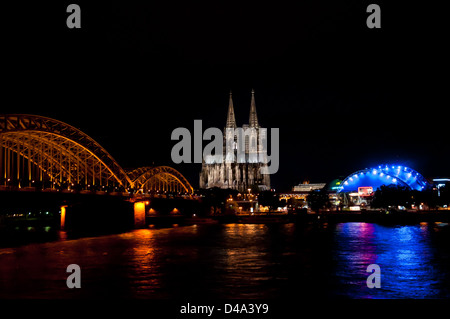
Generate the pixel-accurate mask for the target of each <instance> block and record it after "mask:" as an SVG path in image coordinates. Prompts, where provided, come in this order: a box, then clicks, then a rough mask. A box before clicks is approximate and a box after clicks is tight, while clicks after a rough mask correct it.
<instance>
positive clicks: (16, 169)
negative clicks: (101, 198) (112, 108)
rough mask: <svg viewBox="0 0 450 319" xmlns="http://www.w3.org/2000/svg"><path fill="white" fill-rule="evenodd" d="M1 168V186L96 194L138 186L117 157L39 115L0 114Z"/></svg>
mask: <svg viewBox="0 0 450 319" xmlns="http://www.w3.org/2000/svg"><path fill="white" fill-rule="evenodd" d="M0 169H1V171H0V182H1V183H0V185H7V184H8V185H9V183H13V184H15V185H17V184H18V186H19V187H20V186H35V185H36V184H40V185H45V184H47V186H49V187H56V186H59V187H62V186H64V187H65V186H67V187H68V188H70V186H74V185H82V186H83V187H84V188H89V187H92V189H94V187H95V188H98V187H103V188H104V187H109V186H121V187H128V186H132V184H133V183H132V181H131V179H130V178H129V176H128V175H127V174H126V172H125V171H124V170H123V169H122V168H121V167H120V165H119V164H118V163H117V162H116V161H115V160H114V158H113V157H112V156H111V155H110V154H109V153H108V152H107V151H106V150H105V149H104V148H103V147H102V146H100V144H98V143H97V142H96V141H95V140H93V139H92V138H91V137H89V136H88V135H87V134H85V133H83V132H82V131H80V130H79V129H77V128H75V127H73V126H71V125H68V124H66V123H64V122H61V121H58V120H55V119H51V118H48V117H43V116H37V115H27V114H3V115H0ZM43 187H44V186H43Z"/></svg>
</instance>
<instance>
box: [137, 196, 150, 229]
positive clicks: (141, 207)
mask: <svg viewBox="0 0 450 319" xmlns="http://www.w3.org/2000/svg"><path fill="white" fill-rule="evenodd" d="M146 226H147V225H146V223H145V202H135V203H134V227H135V228H145V227H146Z"/></svg>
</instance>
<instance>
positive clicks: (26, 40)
mask: <svg viewBox="0 0 450 319" xmlns="http://www.w3.org/2000/svg"><path fill="white" fill-rule="evenodd" d="M92 2H93V1H90V2H87V1H78V2H76V1H72V3H77V4H79V5H80V6H81V10H82V28H81V29H80V30H74V29H72V30H70V29H68V28H67V27H66V24H65V20H66V17H67V15H68V14H67V13H66V7H67V5H68V4H69V3H71V2H67V1H58V2H56V1H55V2H46V3H45V4H44V3H34V4H33V5H27V4H26V2H25V3H23V2H22V3H20V4H16V5H12V6H5V8H4V9H3V10H2V11H3V16H4V18H3V20H2V21H3V23H4V24H5V27H4V28H3V30H4V31H6V32H5V34H4V37H3V41H4V43H5V46H4V49H3V50H4V51H6V58H3V68H4V71H3V72H2V77H3V81H2V83H3V84H2V97H3V98H2V100H3V102H2V103H1V106H0V108H1V110H0V113H32V114H39V115H45V116H50V117H53V118H56V119H59V120H62V121H64V122H67V123H69V124H71V125H73V126H76V127H78V128H80V129H81V130H82V131H84V132H86V133H87V134H88V135H90V136H91V137H93V138H94V139H95V140H97V141H98V142H99V143H100V144H101V145H102V146H104V147H105V148H106V149H107V150H108V151H109V152H110V153H111V155H112V156H113V157H115V158H116V159H117V161H118V162H119V163H120V164H121V165H122V166H123V167H130V168H131V167H138V166H144V165H151V164H152V163H155V164H165V165H171V166H174V167H176V168H178V169H179V170H180V171H181V172H182V173H183V174H185V175H186V176H187V177H188V179H189V180H190V181H191V182H192V184H193V185H194V186H198V173H199V171H200V165H199V164H189V165H187V164H185V165H175V164H173V163H172V161H171V159H170V150H171V148H172V146H173V145H174V143H175V142H173V141H171V140H170V135H171V132H172V130H173V129H175V128H177V127H187V128H188V129H190V130H192V129H193V121H194V119H202V120H203V126H204V128H207V127H219V128H223V126H224V125H225V121H226V112H227V104H228V92H229V90H232V91H233V97H234V107H235V111H236V117H237V122H238V125H242V124H244V123H248V112H249V108H250V92H251V89H252V88H253V89H255V92H256V93H255V96H256V106H257V112H258V117H259V121H260V124H261V125H262V126H264V127H267V128H271V127H278V128H280V135H281V141H280V169H279V172H278V173H277V174H276V175H274V176H272V177H271V179H272V184H273V187H275V188H278V189H289V188H290V187H292V186H293V185H294V184H297V183H299V182H301V181H303V180H304V179H309V180H311V181H313V182H314V181H317V182H322V181H323V182H327V181H330V180H332V179H334V178H337V177H345V176H346V175H347V174H350V173H352V172H353V171H355V170H358V169H362V168H365V167H369V166H370V165H378V164H379V163H386V162H401V163H406V164H408V165H411V166H412V167H413V168H415V169H416V170H418V171H420V172H421V173H423V174H424V175H425V176H427V177H436V176H446V177H448V176H450V167H449V165H448V163H449V155H450V151H449V142H448V136H449V134H448V128H447V126H448V123H449V120H448V111H447V110H448V97H447V96H448V94H447V92H448V53H449V52H448V49H447V48H446V47H447V46H446V42H448V40H447V39H448V35H447V34H446V33H445V30H444V29H443V28H442V26H443V24H444V23H443V22H445V20H444V19H442V15H443V9H442V8H440V7H438V6H435V5H432V4H429V3H428V4H426V3H423V4H420V5H419V4H414V3H412V2H404V3H400V2H396V4H393V3H392V1H389V2H387V1H371V2H367V1H334V2H325V1H291V2H282V1H281V2H280V1H276V2H275V1H272V2H262V1H245V2H243V1H241V2H235V3H233V2H230V1H209V2H189V1H183V2H173V1H160V2H153V1H147V2H140V1H139V2H138V1H122V2H113V1H108V2H97V1H95V4H93V3H92ZM373 2H375V3H377V4H379V5H380V7H381V10H382V28H381V29H377V30H375V29H368V28H367V27H366V18H367V16H368V13H366V7H367V5H368V4H369V3H373ZM205 144H206V143H205Z"/></svg>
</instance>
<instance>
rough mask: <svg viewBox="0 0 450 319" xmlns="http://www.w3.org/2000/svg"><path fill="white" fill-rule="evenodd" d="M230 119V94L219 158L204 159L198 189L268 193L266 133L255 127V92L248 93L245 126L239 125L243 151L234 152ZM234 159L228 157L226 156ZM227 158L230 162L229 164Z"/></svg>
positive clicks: (234, 144)
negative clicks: (225, 189)
mask: <svg viewBox="0 0 450 319" xmlns="http://www.w3.org/2000/svg"><path fill="white" fill-rule="evenodd" d="M237 128H238V127H237V124H236V119H235V116H234V107H233V98H232V95H231V92H230V100H229V104H228V116H227V122H226V126H225V130H224V132H225V134H224V138H223V155H222V156H220V157H217V156H205V158H203V163H202V171H201V173H200V188H213V187H219V188H231V189H235V190H238V191H240V192H247V190H249V189H251V190H252V191H263V190H268V189H270V175H269V174H268V173H266V174H263V173H264V172H267V161H266V160H265V159H266V157H265V156H266V151H267V150H266V145H265V144H266V141H267V136H266V134H267V131H266V130H265V129H262V128H261V127H260V126H259V123H258V117H257V115H256V105H255V92H254V91H253V90H252V97H251V103H250V116H249V124H244V125H242V128H241V129H242V130H243V131H246V132H248V133H247V134H245V138H244V141H245V144H244V143H243V144H244V145H245V148H244V147H243V149H242V152H238V151H237V148H238V147H237V143H236V142H237V136H236V134H235V133H234V132H236V130H237ZM233 153H234V156H231V157H230V154H231V155H232V154H233ZM230 158H231V160H230Z"/></svg>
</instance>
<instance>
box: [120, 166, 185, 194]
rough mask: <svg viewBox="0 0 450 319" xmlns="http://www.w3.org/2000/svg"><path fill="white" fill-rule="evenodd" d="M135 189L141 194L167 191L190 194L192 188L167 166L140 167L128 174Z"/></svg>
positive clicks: (182, 177) (180, 175) (183, 178)
mask: <svg viewBox="0 0 450 319" xmlns="http://www.w3.org/2000/svg"><path fill="white" fill-rule="evenodd" d="M128 174H129V176H130V178H131V180H132V183H133V185H134V187H135V188H137V189H140V190H142V191H143V192H151V191H157V190H160V191H169V192H186V193H188V194H192V193H193V192H194V189H193V187H192V186H191V184H190V183H189V182H188V181H187V179H186V178H185V177H184V176H183V175H182V174H181V173H180V172H178V171H177V170H176V169H174V168H172V167H169V166H149V167H140V168H137V169H135V170H133V171H131V172H129V173H128Z"/></svg>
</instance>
